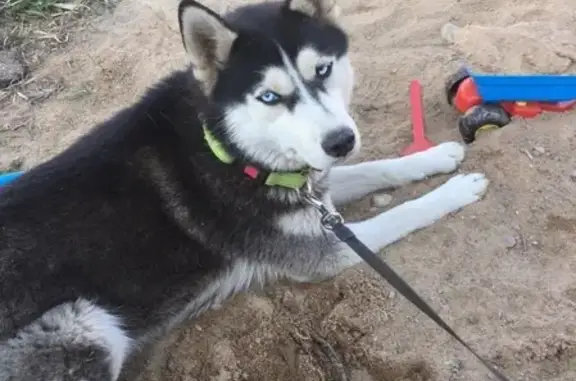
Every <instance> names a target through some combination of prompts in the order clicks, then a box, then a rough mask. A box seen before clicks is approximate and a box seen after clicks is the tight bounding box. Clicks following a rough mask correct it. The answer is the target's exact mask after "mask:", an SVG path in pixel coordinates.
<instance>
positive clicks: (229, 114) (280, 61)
mask: <svg viewBox="0 0 576 381" xmlns="http://www.w3.org/2000/svg"><path fill="white" fill-rule="evenodd" d="M338 13H339V8H338V7H337V5H336V4H334V0H285V1H284V2H283V3H263V4H259V5H254V6H247V7H244V8H241V9H239V10H238V11H236V12H235V13H232V14H230V15H229V17H227V18H226V19H224V18H222V17H220V16H219V15H217V14H216V13H215V12H213V11H211V10H210V9H208V8H206V7H204V6H203V5H201V4H199V3H197V2H196V1H193V0H182V1H181V3H180V8H179V20H180V30H181V33H182V39H183V42H184V46H185V48H186V51H187V53H188V57H189V59H190V61H191V63H192V68H193V71H194V76H195V78H196V79H197V81H198V82H199V83H200V85H201V86H202V88H203V90H204V92H205V95H206V96H207V97H208V99H209V100H210V101H211V103H212V105H214V106H215V109H216V110H218V114H219V115H218V117H219V119H220V124H219V128H222V129H223V131H224V135H225V136H226V140H227V141H228V143H229V144H231V145H232V146H234V148H235V149H236V150H237V151H239V152H240V153H242V154H243V155H245V157H246V158H247V159H249V160H252V161H255V162H258V163H260V164H261V165H263V166H265V167H268V168H270V169H274V170H297V169H300V168H302V167H306V166H309V167H312V168H315V169H318V170H325V169H327V168H329V167H331V166H332V165H333V164H334V163H336V162H337V161H340V160H343V159H345V158H347V157H349V156H351V155H352V154H354V153H355V152H357V151H358V150H359V146H360V137H359V133H358V129H357V127H356V124H355V123H354V121H353V120H352V118H351V116H350V114H349V112H348V105H349V102H350V98H351V93H352V87H353V70H352V66H351V64H350V61H349V59H348V54H347V53H348V39H347V36H346V34H345V33H344V32H343V30H342V29H341V28H340V27H339V26H338V21H337V18H338Z"/></svg>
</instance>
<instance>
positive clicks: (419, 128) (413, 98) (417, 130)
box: [400, 80, 435, 156]
mask: <svg viewBox="0 0 576 381" xmlns="http://www.w3.org/2000/svg"><path fill="white" fill-rule="evenodd" d="M410 106H411V108H412V143H410V145H409V146H408V147H406V148H404V149H403V150H402V151H401V152H400V155H401V156H406V155H410V154H413V153H416V152H422V151H426V150H427V149H428V148H431V147H434V146H435V144H434V143H433V142H432V141H430V140H429V139H428V138H427V137H426V123H425V121H424V106H423V104H422V85H421V84H420V82H419V81H417V80H414V81H412V82H411V83H410Z"/></svg>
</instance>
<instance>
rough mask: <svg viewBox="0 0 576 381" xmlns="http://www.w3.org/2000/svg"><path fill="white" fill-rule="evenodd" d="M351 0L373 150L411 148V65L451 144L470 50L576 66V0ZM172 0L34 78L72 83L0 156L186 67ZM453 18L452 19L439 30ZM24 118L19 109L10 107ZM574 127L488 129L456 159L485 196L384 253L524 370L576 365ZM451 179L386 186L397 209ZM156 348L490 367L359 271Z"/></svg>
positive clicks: (314, 364) (84, 120)
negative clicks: (451, 94)
mask: <svg viewBox="0 0 576 381" xmlns="http://www.w3.org/2000/svg"><path fill="white" fill-rule="evenodd" d="M340 2H341V3H342V5H343V8H344V13H345V15H346V16H345V18H344V21H345V25H346V26H347V27H348V30H349V31H350V32H351V35H352V49H353V60H354V62H355V64H356V68H357V78H358V85H357V89H356V96H355V99H354V113H355V116H356V119H357V120H358V124H359V126H360V128H361V130H362V133H363V137H364V145H365V149H364V151H363V154H362V158H363V159H370V158H380V157H384V156H394V155H395V154H396V153H397V152H398V151H399V149H400V148H402V147H404V146H405V145H406V144H407V143H408V140H409V136H410V133H409V118H408V115H409V107H408V101H407V99H408V95H407V92H408V83H409V80H411V79H413V78H418V79H420V80H421V81H422V83H423V85H424V89H425V99H424V100H425V104H426V113H427V118H428V125H429V132H430V136H431V138H432V139H433V140H435V141H436V142H441V141H446V140H453V139H459V136H458V132H457V130H456V117H457V115H456V113H455V112H454V111H453V110H452V109H451V108H450V107H449V106H448V105H446V104H445V101H444V94H443V93H442V89H443V80H444V78H445V77H446V76H448V75H449V74H451V73H452V71H453V70H454V69H455V68H456V67H457V65H458V64H459V63H460V62H461V60H462V59H466V60H467V61H468V62H469V63H470V64H472V65H474V66H475V67H478V68H480V69H482V70H487V71H503V70H509V71H523V72H530V71H542V72H550V71H552V72H560V73H575V72H576V66H575V62H576V32H574V28H573V27H571V26H573V25H575V22H576V14H575V13H574V11H572V9H573V8H574V7H573V6H572V2H571V0H549V1H541V0H529V1H508V2H500V1H498V2H497V1H494V0H460V1H456V0H438V1H435V2H433V3H431V2H430V1H424V0H409V1H405V0H389V1H387V2H386V3H385V4H383V3H382V2H381V1H377V0H362V1H359V0H341V1H340ZM206 3H207V4H209V5H212V6H214V7H215V9H219V10H221V9H223V8H224V6H223V5H221V3H219V2H216V1H215V0H214V1H212V0H211V1H206ZM230 3H232V2H230ZM234 3H240V1H235V2H234ZM175 6H176V1H175V0H166V1H159V0H155V1H153V0H124V1H123V2H122V3H121V4H120V5H119V7H118V8H117V10H116V12H115V13H114V15H113V17H111V18H107V19H104V20H102V21H101V22H100V23H99V24H98V25H96V26H94V29H93V31H92V32H91V33H90V34H89V35H84V36H83V40H81V41H79V42H78V43H75V44H73V46H71V47H70V48H69V50H68V51H67V52H65V54H57V55H54V56H53V57H51V58H50V59H49V60H48V61H47V62H46V63H45V64H44V65H43V66H42V67H41V68H39V70H38V71H37V73H38V75H39V78H55V79H61V80H62V81H63V90H62V91H60V92H58V93H56V94H54V95H52V96H51V97H50V98H49V99H45V100H44V101H42V102H40V103H38V104H36V105H32V106H29V107H32V112H33V114H34V115H35V124H34V128H33V129H31V130H30V129H16V130H11V131H0V134H1V135H0V139H1V142H2V149H1V150H0V167H2V166H7V165H9V164H10V163H11V162H12V161H13V160H20V161H21V162H22V163H23V165H24V166H25V167H29V166H31V165H34V164H36V163H39V162H40V161H42V160H44V159H46V158H48V157H50V156H51V155H53V154H55V153H56V152H58V151H60V150H61V149H63V148H64V147H66V146H67V145H68V144H70V143H71V142H72V141H74V140H75V139H76V138H77V137H78V136H80V135H81V134H83V133H84V132H86V131H87V130H88V129H89V128H90V127H91V126H93V125H94V123H97V122H99V121H101V120H103V119H105V118H107V117H108V116H110V114H111V113H113V112H115V111H117V110H119V109H120V108H122V107H124V106H126V105H128V104H130V103H131V102H133V101H135V100H136V99H137V98H138V97H139V96H140V94H142V92H143V91H144V89H145V88H146V86H148V85H151V84H152V83H153V82H154V81H156V80H157V79H158V78H159V77H160V76H162V75H163V74H165V73H167V72H169V71H170V70H172V69H174V68H177V67H181V65H182V63H183V62H184V57H183V54H182V49H181V44H180V40H179V36H178V32H177V27H176V25H177V24H176V14H175V11H174V9H175ZM447 23H452V24H454V25H456V26H457V27H449V28H451V29H450V30H449V31H446V30H444V35H443V34H442V33H441V32H442V28H443V26H444V25H446V24H447ZM19 113H20V111H19V110H18V109H17V108H15V109H11V110H10V113H9V114H10V115H9V117H11V118H14V117H18V115H19ZM0 118H3V117H2V116H0ZM3 121H4V120H2V122H3ZM0 125H2V123H0ZM575 125H576V116H575V115H574V114H565V115H557V114H551V115H545V116H543V117H541V118H538V119H532V120H525V121H522V120H518V121H514V122H513V123H512V124H510V125H509V126H506V127H505V128H503V129H501V130H498V131H494V132H492V133H489V134H485V135H483V136H482V137H481V138H480V139H479V140H478V141H477V142H475V143H474V145H473V146H471V147H470V150H469V152H468V157H467V159H466V161H465V163H464V167H463V169H462V170H463V171H482V172H485V173H486V174H487V176H488V178H489V179H490V180H491V186H490V188H489V191H488V194H487V196H486V198H485V199H484V200H483V201H481V202H479V203H477V204H475V205H472V206H470V207H468V208H466V209H465V210H463V211H462V212H459V213H457V214H455V215H453V216H451V217H448V218H445V219H444V220H442V221H440V222H438V223H436V224H435V225H434V226H432V227H430V228H428V229H425V230H423V231H420V232H418V233H416V234H413V235H411V236H409V237H407V238H406V239H404V240H403V241H401V242H399V243H397V244H395V245H392V246H391V247H390V248H388V249H387V250H386V251H385V256H386V258H387V260H388V261H389V263H390V264H391V265H392V266H393V267H394V268H396V269H397V270H398V272H400V273H401V274H402V275H403V276H404V277H405V278H406V279H407V280H408V281H409V282H410V283H411V284H412V285H413V287H415V288H416V289H417V290H418V291H420V292H421V293H422V295H423V296H424V297H425V298H426V299H427V300H428V301H429V302H430V303H431V304H432V305H433V306H434V307H435V308H436V309H437V311H438V312H439V313H440V314H441V315H442V316H444V317H446V319H447V320H448V321H449V322H450V323H451V324H452V325H453V326H454V327H455V328H456V329H457V330H458V331H459V332H460V333H461V334H462V335H463V336H464V337H465V338H466V339H467V340H469V341H470V342H471V343H472V344H473V345H474V346H475V347H476V348H478V350H479V352H480V353H482V354H484V355H485V356H487V357H489V358H491V359H493V360H494V361H495V362H496V363H497V364H499V365H501V366H503V367H504V368H505V370H506V372H507V373H508V374H510V375H511V376H513V378H514V379H517V380H519V379H522V380H525V381H531V380H533V381H536V380H544V379H546V380H554V381H572V380H574V379H575V378H576V356H575V351H574V344H575V342H576V304H575V303H576V296H575V295H576V292H575V291H574V290H576V276H575V275H574V274H575V270H576V257H575V256H574V254H573V253H575V252H576V241H575V240H574V220H575V219H576V208H575V205H574V204H575V203H576V201H575V200H576V183H575V181H574V170H575V169H576V158H575V157H574V154H573V152H574V150H575V148H576V134H575V132H574V131H575V130H574V126H575ZM446 178H447V177H445V176H444V177H439V178H435V179H431V180H430V181H427V182H425V183H422V184H416V185H414V186H410V187H408V188H406V189H403V190H399V191H395V192H391V195H392V197H393V200H392V203H391V204H390V206H393V205H395V204H398V203H400V202H402V201H403V200H406V199H409V198H413V197H416V196H418V195H420V194H422V193H424V192H426V191H428V190H429V189H431V188H432V187H433V186H436V185H437V184H439V183H440V182H442V181H444V180H445V179H446ZM367 213H370V210H369V205H368V203H367V202H361V203H359V204H358V205H357V206H356V207H354V208H349V209H348V210H347V216H348V217H349V219H351V220H352V219H354V218H357V217H358V216H360V215H366V214H367ZM156 354H157V355H156V356H155V357H154V359H153V361H150V363H149V366H148V368H149V369H148V370H147V371H146V372H144V373H143V374H141V375H140V377H138V379H139V380H142V381H144V380H145V381H156V380H164V379H167V380H174V381H184V380H186V381H190V380H213V381H225V380H250V381H258V380H267V381H270V380H277V381H288V380H299V381H301V380H307V381H308V380H310V381H315V380H343V379H347V380H352V381H364V380H370V381H372V380H374V381H376V380H378V381H380V380H390V381H392V380H403V381H423V380H427V381H440V380H449V381H459V380H485V379H487V376H486V374H485V371H484V369H482V368H481V366H480V365H479V364H478V363H477V362H476V361H474V359H472V358H471V356H469V355H468V354H467V353H466V352H464V351H463V349H462V348H461V347H460V346H459V345H458V344H457V343H455V342H454V341H452V340H451V339H450V338H449V337H448V336H447V335H446V334H445V333H443V332H442V331H441V330H439V329H438V328H437V327H435V326H434V324H433V323H432V322H431V321H429V319H427V318H426V317H425V316H423V315H422V314H420V313H419V312H418V311H417V310H416V309H415V308H413V307H412V306H411V305H410V304H409V303H407V302H406V301H405V300H404V299H403V298H401V297H399V296H397V295H396V294H395V293H394V292H393V290H391V289H390V287H389V286H388V285H387V284H385V283H384V282H383V281H381V280H379V279H378V278H377V277H376V276H375V275H374V274H373V273H372V272H371V271H370V270H368V269H366V268H365V266H359V267H358V268H355V269H351V270H349V271H347V272H345V273H344V274H342V275H341V276H339V277H338V278H336V279H335V280H334V281H331V282H327V283H324V284H320V285H316V286H314V287H308V288H301V287H288V286H278V287H273V288H269V289H267V290H266V292H265V293H252V294H247V295H240V296H238V297H236V298H234V299H233V300H231V301H229V302H228V303H226V304H225V306H223V307H222V308H221V309H219V310H214V311H211V312H209V313H207V314H206V315H204V316H203V317H202V318H201V319H199V320H197V321H195V322H191V323H190V324H189V325H188V326H186V327H183V328H182V329H181V330H180V331H179V332H177V333H175V334H174V335H173V337H171V338H170V339H167V340H166V342H165V343H163V346H162V347H160V348H159V349H157V350H156ZM343 369H344V371H343Z"/></svg>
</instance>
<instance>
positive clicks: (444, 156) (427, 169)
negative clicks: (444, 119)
mask: <svg viewBox="0 0 576 381" xmlns="http://www.w3.org/2000/svg"><path fill="white" fill-rule="evenodd" d="M465 153H466V150H465V149H464V146H463V145H462V144H460V143H457V142H448V143H442V144H439V145H437V146H435V147H432V148H430V149H428V150H426V151H424V152H420V153H417V154H416V155H419V157H415V159H417V160H419V164H420V166H421V170H422V172H424V173H425V174H426V176H431V175H435V174H439V173H450V172H453V171H455V170H456V168H458V166H459V165H460V163H462V160H464V156H465ZM416 155H415V156H416Z"/></svg>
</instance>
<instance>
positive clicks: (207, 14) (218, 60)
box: [178, 0, 238, 93]
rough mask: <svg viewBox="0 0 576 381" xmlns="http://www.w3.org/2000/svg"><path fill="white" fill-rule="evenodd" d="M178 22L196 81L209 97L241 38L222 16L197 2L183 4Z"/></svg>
mask: <svg viewBox="0 0 576 381" xmlns="http://www.w3.org/2000/svg"><path fill="white" fill-rule="evenodd" d="M178 21H179V23H180V33H181V35H182V42H183V43H184V47H185V48H186V53H187V54H188V58H189V59H190V62H191V63H192V66H193V71H194V77H195V78H196V79H197V80H198V81H199V82H200V84H201V85H202V87H203V89H204V91H205V92H207V93H208V92H210V91H211V90H212V88H213V86H214V84H215V82H216V78H217V76H218V70H219V69H221V68H222V67H223V66H224V65H226V62H227V61H228V57H229V55H230V50H231V48H232V44H233V43H234V41H235V40H236V38H237V37H238V35H237V34H236V33H235V32H234V31H233V30H231V29H230V28H229V27H228V26H227V25H226V23H225V21H224V20H223V19H222V18H221V17H220V16H219V15H217V14H216V13H215V12H213V11H212V10H210V9H208V8H206V7H205V6H203V5H202V4H200V3H198V2H196V1H194V0H182V1H181V2H180V6H179V7H178Z"/></svg>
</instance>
